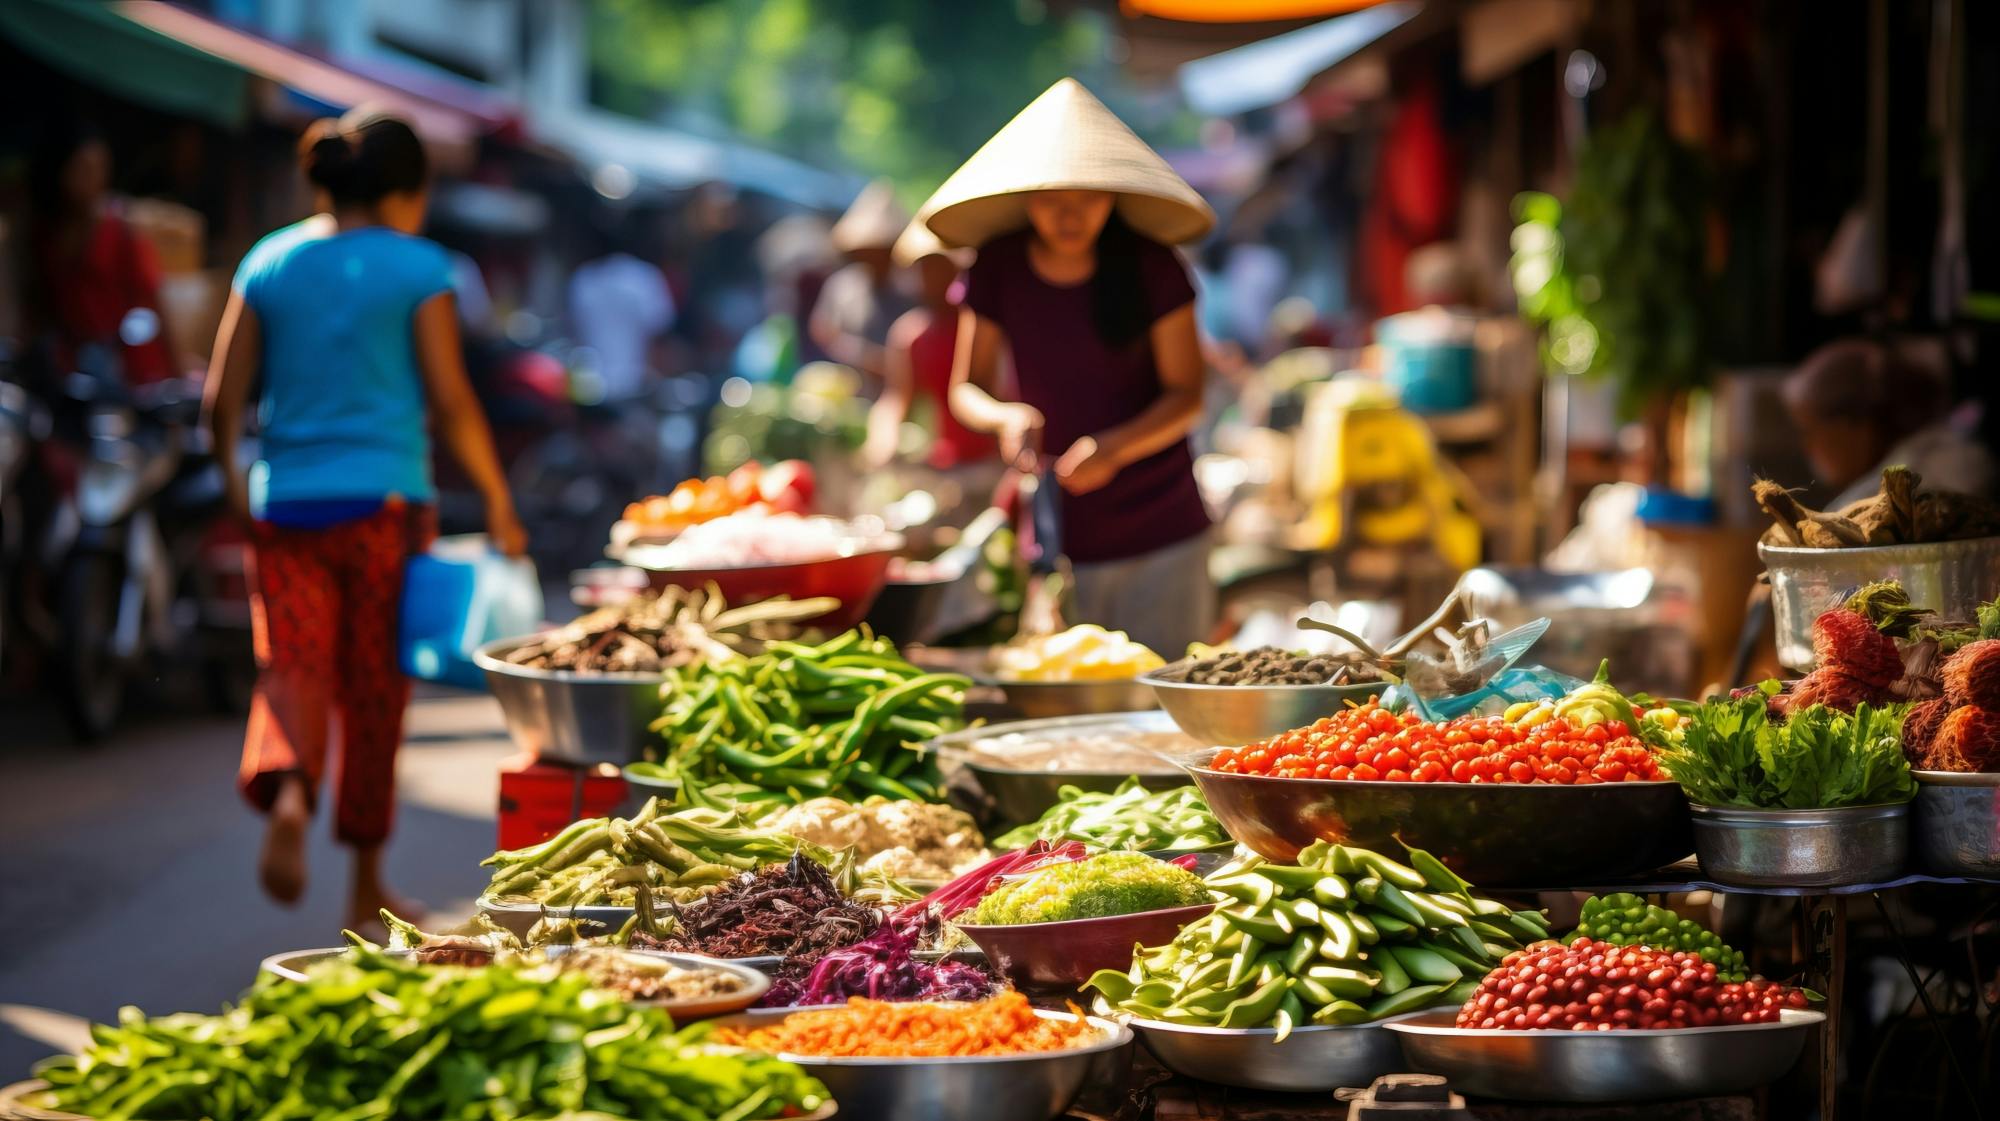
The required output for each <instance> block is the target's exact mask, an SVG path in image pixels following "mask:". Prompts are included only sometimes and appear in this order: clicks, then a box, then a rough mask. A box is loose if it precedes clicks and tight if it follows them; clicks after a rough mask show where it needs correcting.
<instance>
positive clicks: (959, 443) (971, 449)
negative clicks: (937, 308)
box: [890, 308, 1000, 469]
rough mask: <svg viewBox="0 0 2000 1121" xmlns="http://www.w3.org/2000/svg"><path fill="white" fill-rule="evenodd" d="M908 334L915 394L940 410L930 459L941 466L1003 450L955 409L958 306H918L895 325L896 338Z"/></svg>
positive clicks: (949, 465) (994, 453) (893, 336)
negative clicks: (961, 418) (934, 308)
mask: <svg viewBox="0 0 2000 1121" xmlns="http://www.w3.org/2000/svg"><path fill="white" fill-rule="evenodd" d="M905 334H907V336H908V340H907V342H905V343H904V345H905V346H907V347H908V348H909V351H910V373H911V376H912V380H913V381H914V382H915V385H914V386H912V390H913V392H914V394H915V395H916V396H917V397H919V398H927V399H929V401H930V402H931V406H932V409H933V411H935V412H936V413H937V440H936V441H935V442H934V443H932V444H931V452H930V456H929V459H928V462H929V463H930V465H931V466H932V467H936V468H939V469H945V468H951V467H956V466H958V465H959V464H961V463H976V462H978V461H979V460H982V459H991V458H992V457H993V456H995V455H997V454H998V453H999V449H1000V445H999V443H998V442H997V441H995V440H994V439H993V437H991V436H989V435H987V434H986V433H984V432H975V431H973V430H972V429H970V428H967V427H966V426H965V425H963V424H960V423H959V420H958V417H956V416H954V415H953V414H952V411H951V405H950V401H951V363H952V359H953V357H954V356H955V355H956V354H957V352H958V309H957V308H953V309H951V311H950V313H949V314H946V315H932V314H931V313H930V312H929V311H926V310H923V309H921V308H920V309H918V310H916V311H913V312H909V313H907V314H906V315H904V316H903V318H902V319H900V320H898V321H897V322H896V325H895V327H893V328H891V330H890V336H891V339H892V340H895V339H896V337H897V336H899V335H905Z"/></svg>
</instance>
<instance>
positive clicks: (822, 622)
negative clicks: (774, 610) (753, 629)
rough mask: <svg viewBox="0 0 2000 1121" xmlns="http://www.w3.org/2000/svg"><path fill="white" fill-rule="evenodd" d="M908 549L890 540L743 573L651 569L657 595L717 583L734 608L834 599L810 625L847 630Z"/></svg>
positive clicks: (747, 569)
mask: <svg viewBox="0 0 2000 1121" xmlns="http://www.w3.org/2000/svg"><path fill="white" fill-rule="evenodd" d="M901 547H902V539H901V538H893V537H892V538H884V539H883V541H882V544H881V545H880V546H879V547H873V548H870V549H868V550H867V551H865V552H855V553H850V554H848V555H846V556H841V557H830V558H828V559H826V560H818V561H805V562H803V563H799V564H760V565H746V566H743V567H740V568H673V569H667V568H645V569H642V571H644V572H645V573H646V576H647V578H648V579H649V580H651V581H652V586H653V588H654V590H656V591H657V590H659V589H662V588H670V587H674V586H676V585H678V586H680V587H683V588H700V587H704V586H706V585H708V584H714V585H715V586H716V588H717V589H718V590H719V591H721V593H722V598H723V600H724V601H726V602H727V603H729V604H730V605H731V606H738V605H741V604H746V603H756V602H758V601H759V600H766V599H770V598H772V597H774V596H790V597H791V598H793V599H810V598H812V597H814V596H832V597H833V598H835V599H837V600H839V601H840V606H839V607H837V608H835V609H834V610H832V611H829V612H827V613H826V614H825V615H822V616H820V617H819V618H816V619H808V620H806V621H805V625H807V626H814V627H819V628H821V629H824V630H828V631H834V632H838V631H844V630H846V629H848V628H849V627H852V626H854V625H856V624H858V623H860V622H861V620H862V619H863V617H865V616H866V615H867V614H868V608H869V607H871V606H872V605H873V604H874V603H875V597H876V596H878V595H881V594H882V585H884V584H886V583H888V581H889V562H890V560H892V559H894V558H895V556H896V553H897V550H898V549H900V548H901Z"/></svg>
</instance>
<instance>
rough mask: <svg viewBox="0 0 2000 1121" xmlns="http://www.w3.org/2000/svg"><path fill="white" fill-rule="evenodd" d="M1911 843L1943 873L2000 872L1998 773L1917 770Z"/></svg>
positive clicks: (1923, 862) (1926, 864)
mask: <svg viewBox="0 0 2000 1121" xmlns="http://www.w3.org/2000/svg"><path fill="white" fill-rule="evenodd" d="M1915 774H1916V776H1917V799H1916V801H1914V802H1912V803H1910V843H1911V845H1912V846H1913V847H1914V848H1915V849H1916V857H1917V867H1919V868H1922V869H1923V870H1924V871H1926V872H1931V873H1934V874H1936V875H1940V876H2000V774H1971V775H1964V774H1957V773H1954V772H1951V771H1917V772H1915Z"/></svg>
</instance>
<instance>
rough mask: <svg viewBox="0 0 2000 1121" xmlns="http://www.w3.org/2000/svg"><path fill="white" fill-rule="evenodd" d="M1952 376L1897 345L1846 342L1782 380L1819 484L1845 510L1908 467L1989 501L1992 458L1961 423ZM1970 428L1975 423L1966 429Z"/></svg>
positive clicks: (1929, 482) (1931, 481) (1930, 485)
mask: <svg viewBox="0 0 2000 1121" xmlns="http://www.w3.org/2000/svg"><path fill="white" fill-rule="evenodd" d="M1948 384H1949V382H1948V380H1947V379H1946V377H1945V375H1944V374H1943V373H1942V372H1940V371H1938V370H1934V369H1930V368H1927V367H1926V365H1925V364H1924V363H1921V362H1917V361H1913V360H1912V359H1911V358H1910V357H1909V355H1908V353H1907V352H1906V351H1905V350H1903V349H1901V348H1899V347H1897V346H1895V345H1892V344H1888V343H1883V342H1878V341H1876V340H1873V339H1843V340H1840V341H1838V342H1831V343H1828V344H1827V345H1825V346H1823V347H1820V348H1819V349H1818V350H1815V351H1813V352H1812V353H1811V354H1809V355H1807V356H1806V360H1805V361H1804V362H1802V363H1800V364H1799V368H1798V370H1797V371H1796V372H1794V373H1793V374H1792V376H1791V377H1789V378H1787V379H1785V388H1784V396H1785V406H1786V408H1787V409H1788V410H1789V411H1790V412H1791V414H1792V419H1793V421H1794V422H1795V423H1797V424H1798V426H1799V435H1800V439H1801V440H1802V441H1803V443H1804V445H1805V453H1806V458H1807V460H1808V461H1810V462H1811V464H1812V467H1813V472H1814V473H1815V474H1816V475H1818V477H1819V481H1820V482H1822V483H1824V484H1826V485H1828V486H1831V487H1836V488H1838V489H1839V491H1840V494H1839V496H1838V497H1836V498H1835V499H1834V500H1833V501H1832V502H1831V503H1829V504H1828V506H1827V508H1828V509H1830V510H1838V509H1840V508H1841V507H1843V506H1846V505H1847V504H1848V503H1850V502H1859V501H1860V500H1862V499H1864V498H1867V497H1869V496H1871V495H1873V494H1874V493H1875V492H1876V490H1877V489H1879V486H1880V483H1881V479H1882V468H1884V467H1889V466H1893V465H1895V464H1902V465H1903V466H1906V467H1908V468H1909V469H1910V470H1912V471H1915V472H1916V473H1917V474H1918V475H1919V476H1921V477H1922V478H1923V484H1922V486H1923V489H1924V490H1931V491H1937V490H1948V491H1960V492H1963V493H1966V494H1980V495H1991V494H1992V493H1993V489H1994V483H1995V481H1996V479H1995V475H1994V462H1993V454H1992V452H1991V451H1990V450H1988V449H1987V448H1985V447H1983V446H1981V445H1980V443H1979V441H1978V440H1977V439H1975V438H1974V437H1972V436H1971V435H1969V434H1968V432H1967V431H1966V430H1961V427H1960V426H1959V425H1957V424H1956V423H1954V421H1953V418H1952V417H1951V416H1950V415H1949V412H1950V396H1949V390H1948V389H1947V386H1948ZM1967 427H1968V428H1969V426H1967Z"/></svg>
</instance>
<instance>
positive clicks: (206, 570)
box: [45, 309, 255, 740]
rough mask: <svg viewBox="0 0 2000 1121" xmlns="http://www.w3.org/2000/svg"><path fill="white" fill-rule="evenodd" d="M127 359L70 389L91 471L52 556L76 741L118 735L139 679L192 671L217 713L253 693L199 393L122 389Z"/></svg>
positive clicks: (141, 332) (95, 353) (61, 671)
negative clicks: (115, 730)
mask: <svg viewBox="0 0 2000 1121" xmlns="http://www.w3.org/2000/svg"><path fill="white" fill-rule="evenodd" d="M158 326H159V325H158V319H157V317H156V316H154V315H153V313H152V312H150V311H145V310H143V309H142V310H138V311H134V312H132V313H131V314H130V315H128V316H126V318H125V320H124V322H123V324H122V325H121V327H120V339H119V341H120V342H121V343H123V344H124V345H126V346H133V345H140V344H143V343H144V342H147V341H149V340H150V339H151V338H152V337H153V336H154V335H155V334H156V333H157V331H158ZM120 353H121V351H120V348H119V347H117V346H115V345H108V344H107V345H98V346H91V347H86V348H84V351H83V353H81V354H79V356H78V362H77V366H78V369H77V371H76V372H75V373H72V374H70V375H69V376H68V377H67V379H66V381H65V386H64V389H65V395H66V396H67V398H68V399H69V404H70V406H71V408H72V411H73V414H74V419H75V420H76V421H77V422H79V428H80V432H78V433H77V434H76V435H77V436H78V437H80V439H81V442H82V445H83V447H82V462H81V466H80V467H79V469H78V472H77V478H76V484H75V487H74V489H73V491H72V492H71V493H70V494H69V495H67V496H66V497H65V498H64V499H63V500H62V502H61V503H60V505H59V506H58V507H57V511H56V514H55V516H54V518H53V519H52V522H53V524H52V526H51V529H50V532H49V537H48V541H47V543H46V546H45V557H46V558H47V560H48V562H49V565H50V571H52V572H53V573H54V574H55V577H54V580H55V589H56V594H55V601H56V611H55V614H56V618H57V620H58V626H59V630H60V637H59V639H58V641H57V642H56V645H55V658H54V661H53V666H52V668H53V671H54V678H55V681H54V684H55V692H56V694H57V696H58V698H59V699H60V700H61V702H62V706H63V710H64V713H65V715H66V716H67V717H68V719H69V722H70V726H71V729H72V731H73V732H74V733H75V734H76V735H77V736H78V738H80V739H86V740H89V739H96V738H99V737H102V736H104V735H105V734H107V733H108V732H110V731H111V729H112V728H113V727H114V726H116V724H117V722H118V719H119V716H120V715H121V713H122V712H123V710H124V708H125V703H126V695H127V692H128V690H129V688H130V686H131V685H132V684H133V682H134V681H135V679H137V678H139V677H140V676H141V675H142V674H146V675H148V676H150V675H151V673H152V671H164V670H168V669H173V670H179V669H183V668H191V669H194V670H197V671H198V672H199V673H200V674H201V675H202V678H203V685H204V687H205V688H206V689H207V691H208V694H209V697H210V699H211V701H213V702H214V703H216V704H217V705H218V706H222V707H229V708H240V707H241V706H242V705H244V704H246V703H247V700H248V696H249V690H250V687H251V685H252V684H253V683H254V675H255V666H254V662H253V661H252V659H251V655H250V641H249V611H248V607H247V604H246V603H245V601H244V600H243V598H242V591H243V586H242V580H241V573H242V571H243V566H242V551H243V546H242V543H241V541H240V539H238V540H235V541H231V540H230V534H229V533H228V532H227V531H226V530H224V529H223V528H222V527H223V526H224V525H225V524H226V519H224V518H223V516H222V515H223V512H224V508H225V505H226V502H225V488H224V485H223V482H224V481H223V477H222V472H221V468H220V467H219V466H218V465H217V464H216V462H215V461H214V459H213V458H212V456H211V455H210V454H209V450H210V449H209V447H208V440H207V434H206V432H205V430H204V429H202V427H201V425H200V423H199V421H200V416H201V392H200V386H199V385H198V384H196V383H195V382H193V381H191V380H186V379H172V380H169V381H164V382H159V383H155V384H152V385H146V386H137V387H131V386H127V385H126V384H125V379H124V377H123V370H122V364H121V362H120V361H119V357H118V356H119V354H120Z"/></svg>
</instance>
